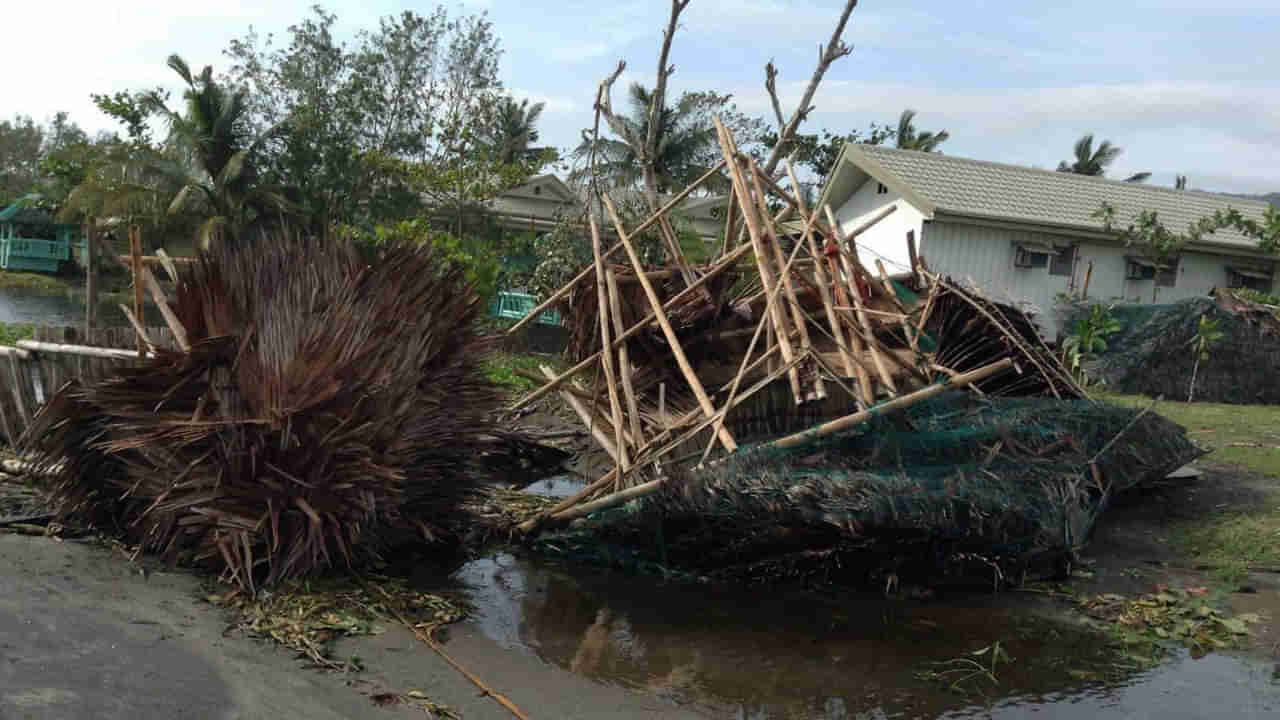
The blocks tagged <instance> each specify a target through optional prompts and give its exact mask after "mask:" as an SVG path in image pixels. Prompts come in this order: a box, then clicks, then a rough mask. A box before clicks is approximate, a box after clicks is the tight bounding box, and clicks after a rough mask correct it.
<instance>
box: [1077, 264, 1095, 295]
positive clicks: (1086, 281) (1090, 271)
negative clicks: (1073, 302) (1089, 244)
mask: <svg viewBox="0 0 1280 720" xmlns="http://www.w3.org/2000/svg"><path fill="white" fill-rule="evenodd" d="M1092 277H1093V261H1092V260H1090V261H1089V267H1087V268H1085V270H1084V287H1082V288H1081V289H1080V299H1081V300H1088V299H1089V280H1090V279H1091V278H1092Z"/></svg>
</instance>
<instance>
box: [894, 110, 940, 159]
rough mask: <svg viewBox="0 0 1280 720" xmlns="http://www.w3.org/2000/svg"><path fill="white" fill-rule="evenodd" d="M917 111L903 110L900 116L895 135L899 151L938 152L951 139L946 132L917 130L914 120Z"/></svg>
mask: <svg viewBox="0 0 1280 720" xmlns="http://www.w3.org/2000/svg"><path fill="white" fill-rule="evenodd" d="M915 117H916V111H915V110H912V109H910V108H908V109H906V110H903V111H902V115H900V116H898V129H897V131H896V132H895V133H894V137H895V138H896V139H897V143H898V149H899V150H918V151H920V152H936V151H937V150H938V146H939V145H941V144H942V143H944V142H946V141H947V139H948V138H950V137H951V133H949V132H947V131H946V130H939V131H938V132H921V131H918V130H916V126H915V124H914V122H913V121H914V120H915Z"/></svg>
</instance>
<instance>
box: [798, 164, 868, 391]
mask: <svg viewBox="0 0 1280 720" xmlns="http://www.w3.org/2000/svg"><path fill="white" fill-rule="evenodd" d="M787 176H788V177H790V178H791V185H792V187H794V188H796V200H797V201H798V202H799V211H800V215H801V217H802V218H804V219H805V220H806V223H805V233H804V240H805V241H806V242H807V243H808V245H809V253H810V254H811V255H813V260H814V262H813V272H814V278H815V279H816V280H817V285H818V296H819V297H821V298H822V308H823V310H824V311H825V312H826V316H827V324H828V325H829V326H830V328H831V339H832V340H835V343H836V348H837V349H839V351H840V361H841V362H842V363H844V371H845V376H846V377H854V376H855V374H856V373H857V370H856V368H855V367H854V363H853V355H851V354H850V353H849V345H848V342H847V341H846V339H845V336H844V330H843V329H842V328H841V327H840V320H839V319H838V318H836V311H835V305H834V303H832V301H831V285H830V282H831V279H830V278H829V277H827V269H826V268H825V267H824V266H823V264H822V253H820V252H819V251H818V243H817V242H816V241H815V240H814V239H813V231H812V230H811V229H810V228H811V227H812V226H813V225H814V221H815V218H814V215H813V214H812V213H810V212H809V208H808V207H807V206H806V204H805V201H804V193H802V192H800V190H799V188H800V182H799V181H798V180H797V179H796V172H795V168H794V167H792V165H791V161H790V160H788V161H787Z"/></svg>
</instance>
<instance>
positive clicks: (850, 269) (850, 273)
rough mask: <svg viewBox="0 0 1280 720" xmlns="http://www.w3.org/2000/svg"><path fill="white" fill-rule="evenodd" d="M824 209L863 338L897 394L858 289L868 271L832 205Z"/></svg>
mask: <svg viewBox="0 0 1280 720" xmlns="http://www.w3.org/2000/svg"><path fill="white" fill-rule="evenodd" d="M891 207H893V206H891ZM822 209H823V210H824V211H825V212H826V215H827V222H829V223H831V232H832V233H834V234H835V239H836V246H837V247H839V248H840V262H841V263H842V264H843V265H844V271H845V275H846V277H845V281H846V282H847V283H849V294H850V299H851V300H853V310H854V315H855V316H856V317H857V318H858V324H859V325H861V326H862V332H863V333H864V335H865V337H864V338H863V340H864V342H865V343H866V346H867V349H868V350H870V351H871V363H872V365H874V366H875V369H876V373H877V374H878V375H879V376H880V382H881V384H883V385H884V387H885V389H886V390H888V392H889V394H890V395H891V396H893V395H897V394H898V386H897V384H896V383H894V382H893V376H892V375H890V374H889V369H888V368H887V367H886V366H885V364H884V358H883V357H881V356H880V349H879V348H878V347H877V346H876V342H875V329H874V328H872V326H871V321H870V320H869V319H868V318H867V313H866V311H865V310H864V308H863V306H862V293H861V291H859V290H858V278H859V277H861V276H865V275H866V271H865V269H863V268H862V263H861V262H860V261H859V260H858V251H857V247H856V246H855V245H853V240H852V237H851V238H848V239H846V238H845V236H844V233H843V232H841V230H840V223H838V222H836V215H835V213H834V212H832V211H831V206H830V205H824V206H823V208H822ZM889 215H890V213H889V212H884V213H882V214H881V215H880V216H878V217H877V218H876V219H875V220H874V222H879V221H880V220H881V219H883V218H884V217H888V216H889ZM874 222H872V223H868V224H867V225H866V226H865V227H870V226H871V224H874ZM864 231H865V228H864ZM846 245H847V247H846ZM859 271H861V272H859ZM854 334H855V335H857V332H856V331H855V333H854Z"/></svg>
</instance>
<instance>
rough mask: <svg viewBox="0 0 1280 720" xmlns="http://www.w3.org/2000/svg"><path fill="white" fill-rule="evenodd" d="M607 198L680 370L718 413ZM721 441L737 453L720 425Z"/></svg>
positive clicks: (708, 407)
mask: <svg viewBox="0 0 1280 720" xmlns="http://www.w3.org/2000/svg"><path fill="white" fill-rule="evenodd" d="M601 198H602V199H603V200H604V205H605V208H606V209H608V211H609V218H610V219H611V220H612V221H613V224H614V227H615V228H617V231H618V237H620V238H622V246H623V247H624V248H625V249H626V251H627V257H629V258H630V259H631V265H632V266H633V267H635V270H636V272H637V273H638V275H637V279H639V280H640V287H642V288H644V294H645V297H647V298H648V299H649V306H650V307H652V308H653V312H654V315H655V319H657V321H658V324H659V325H660V326H662V332H663V334H664V335H666V338H667V344H668V345H669V346H670V347H671V354H672V355H674V356H675V358H676V364H677V365H679V366H680V372H681V373H683V374H684V379H685V381H686V382H688V383H689V389H690V390H692V391H693V394H694V396H695V397H697V398H698V405H700V406H701V407H702V411H703V413H705V414H706V415H707V416H708V417H710V416H712V415H715V412H716V410H715V407H713V406H712V405H711V398H709V397H707V391H706V390H705V389H704V388H703V387H702V381H701V380H699V379H698V376H697V374H696V373H694V371H693V366H692V365H690V364H689V358H688V357H686V356H685V354H684V348H683V347H682V346H681V345H680V338H679V337H677V336H676V331H675V329H674V328H672V327H671V321H670V320H668V319H667V314H666V313H665V312H664V311H663V309H662V301H661V300H659V299H658V293H657V292H656V291H654V289H653V283H651V282H649V278H647V277H645V276H644V265H642V264H641V263H640V256H639V255H638V254H637V253H636V249H635V247H634V246H633V245H632V244H631V238H630V237H629V236H628V235H627V231H626V228H624V227H623V226H622V219H621V218H619V217H618V209H617V208H616V207H614V205H613V200H612V199H611V198H610V197H609V195H608V193H606V194H604V195H601ZM718 434H719V437H720V443H721V444H722V445H724V449H725V450H728V451H729V452H733V451H734V450H737V449H738V443H736V442H734V440H733V436H732V435H730V434H729V431H728V430H725V429H724V428H720V432H719V433H718Z"/></svg>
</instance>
